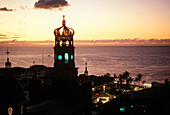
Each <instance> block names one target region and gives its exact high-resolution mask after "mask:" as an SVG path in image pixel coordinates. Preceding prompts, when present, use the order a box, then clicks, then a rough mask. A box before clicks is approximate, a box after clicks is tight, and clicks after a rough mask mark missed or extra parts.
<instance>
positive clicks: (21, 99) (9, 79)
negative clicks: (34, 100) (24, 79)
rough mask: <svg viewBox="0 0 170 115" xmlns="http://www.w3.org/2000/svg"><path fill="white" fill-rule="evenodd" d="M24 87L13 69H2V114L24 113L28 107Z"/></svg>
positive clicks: (0, 74)
mask: <svg viewBox="0 0 170 115" xmlns="http://www.w3.org/2000/svg"><path fill="white" fill-rule="evenodd" d="M25 104H26V99H25V95H24V91H23V88H22V86H21V84H20V83H19V82H18V80H17V79H16V78H15V77H14V76H13V75H12V74H11V71H10V70H9V69H8V68H7V69H6V68H4V69H3V71H0V114H1V115H9V113H12V114H11V115H22V114H24V112H25V109H26V106H25Z"/></svg>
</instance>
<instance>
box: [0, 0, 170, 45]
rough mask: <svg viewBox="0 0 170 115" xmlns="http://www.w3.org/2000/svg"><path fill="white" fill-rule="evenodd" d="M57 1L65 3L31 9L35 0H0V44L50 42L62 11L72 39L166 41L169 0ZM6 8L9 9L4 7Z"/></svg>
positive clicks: (169, 31)
mask: <svg viewBox="0 0 170 115" xmlns="http://www.w3.org/2000/svg"><path fill="white" fill-rule="evenodd" d="M40 1H41V0H40ZM47 1H49V0H47ZM51 1H57V0H51ZM61 1H63V3H64V2H65V3H66V2H68V4H64V5H63V6H61V7H56V8H54V7H53V8H49V7H48V8H45V9H43V8H41V9H38V8H36V9H35V8H34V5H35V2H38V0H12V1H11V0H0V8H1V10H0V44H1V43H4V42H6V44H5V45H8V43H7V42H11V41H22V42H23V41H45V40H46V41H50V43H47V44H51V41H53V40H54V35H53V30H54V29H55V28H58V27H60V26H61V25H62V15H63V14H64V15H65V16H66V26H68V27H71V28H73V29H74V30H75V32H76V33H75V36H74V39H75V40H77V41H79V40H82V41H84V40H86V41H91V40H93V41H94V40H95V41H96V40H100V41H102V42H104V40H106V41H107V40H118V41H119V42H115V41H114V43H112V42H110V43H109V44H112V45H118V43H119V44H121V39H132V40H134V39H135V40H136V38H137V39H140V40H148V42H151V41H152V40H150V39H155V40H159V44H161V40H164V43H163V42H162V43H163V44H166V45H170V43H169V39H170V0H61ZM45 7H46V6H45ZM10 9H11V10H12V11H7V10H10ZM166 40H167V43H166ZM127 41H128V40H127ZM102 42H101V43H100V44H102ZM11 43H12V42H11ZM15 43H16V42H15ZM24 43H25V42H24ZM77 43H78V42H77ZM79 43H80V42H79ZM85 43H87V42H85ZM97 43H98V42H94V43H89V42H88V43H87V44H94V45H95V44H97ZM135 43H137V42H136V41H135V42H133V43H131V42H127V44H133V45H135ZM156 43H157V42H156ZM37 44H38V43H37ZM80 44H83V42H81V43H80ZM98 44H99V43H98ZM105 44H107V42H106V43H105ZM123 44H124V45H126V44H125V43H123ZM140 44H142V43H140ZM151 44H153V43H150V45H151ZM5 45H4V46H5ZM1 46H3V45H1Z"/></svg>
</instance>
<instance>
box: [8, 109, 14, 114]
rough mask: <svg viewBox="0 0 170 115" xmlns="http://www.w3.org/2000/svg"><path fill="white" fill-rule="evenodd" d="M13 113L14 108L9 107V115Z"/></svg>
mask: <svg viewBox="0 0 170 115" xmlns="http://www.w3.org/2000/svg"><path fill="white" fill-rule="evenodd" d="M12 111H13V109H12V107H9V108H8V115H12Z"/></svg>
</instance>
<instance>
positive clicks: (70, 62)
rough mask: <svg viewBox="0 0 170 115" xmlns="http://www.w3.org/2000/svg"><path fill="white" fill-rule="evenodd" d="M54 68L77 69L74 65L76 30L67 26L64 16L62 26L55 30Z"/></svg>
mask: <svg viewBox="0 0 170 115" xmlns="http://www.w3.org/2000/svg"><path fill="white" fill-rule="evenodd" d="M54 35H55V46H54V68H75V63H74V45H73V36H74V30H73V29H72V28H69V27H67V26H66V21H65V16H64V15H63V21H62V26H61V27H59V28H57V29H55V30H54Z"/></svg>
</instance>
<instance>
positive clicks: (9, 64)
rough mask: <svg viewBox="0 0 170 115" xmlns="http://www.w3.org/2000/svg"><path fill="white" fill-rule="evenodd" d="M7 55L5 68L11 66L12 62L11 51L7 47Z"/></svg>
mask: <svg viewBox="0 0 170 115" xmlns="http://www.w3.org/2000/svg"><path fill="white" fill-rule="evenodd" d="M5 53H6V55H7V62H6V63H5V68H11V62H10V61H9V53H10V52H9V51H8V49H7V52H5Z"/></svg>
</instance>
